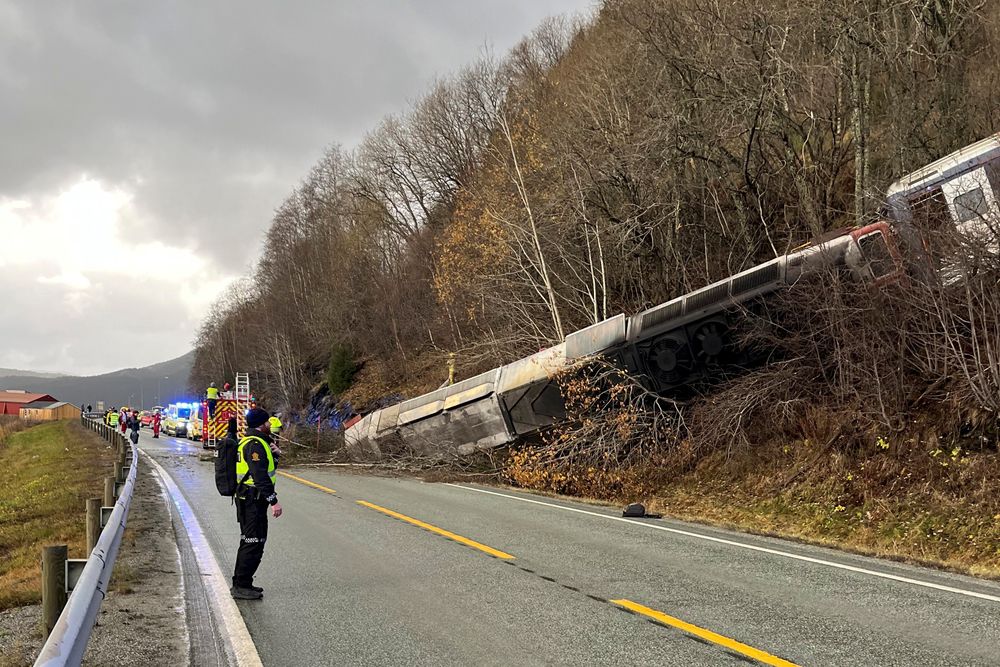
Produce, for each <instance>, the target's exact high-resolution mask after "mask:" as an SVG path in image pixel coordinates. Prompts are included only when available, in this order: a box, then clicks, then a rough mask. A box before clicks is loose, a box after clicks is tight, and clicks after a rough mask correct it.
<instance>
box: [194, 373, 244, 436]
mask: <svg viewBox="0 0 1000 667" xmlns="http://www.w3.org/2000/svg"><path fill="white" fill-rule="evenodd" d="M251 407H253V396H252V395H251V394H250V374H249V373H237V374H236V385H235V387H233V389H232V390H231V391H221V392H219V399H218V401H216V403H215V413H214V414H213V415H211V416H210V415H209V405H208V400H207V399H205V398H203V399H202V402H201V409H200V410H199V414H200V415H201V446H202V447H203V448H205V449H215V448H216V447H218V444H219V441H220V440H222V439H223V438H225V437H226V431H227V430H228V428H229V420H230V419H231V418H233V417H236V432H237V434H238V435H240V436H242V435H243V432H244V431H246V426H247V423H246V417H247V412H248V411H249V410H250V408H251Z"/></svg>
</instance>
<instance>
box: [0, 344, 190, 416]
mask: <svg viewBox="0 0 1000 667" xmlns="http://www.w3.org/2000/svg"><path fill="white" fill-rule="evenodd" d="M193 361H194V352H188V353H187V354H185V355H184V356H182V357H177V358H176V359H171V360H169V361H163V362H160V363H158V364H153V365H152V366H145V367H143V368H124V369H122V370H118V371H113V372H111V373H104V374H103V375H89V376H76V375H59V376H56V375H52V374H48V373H31V372H26V371H18V370H11V371H9V373H13V374H8V370H7V369H0V389H24V390H26V391H33V392H41V393H45V394H51V395H52V396H54V397H55V398H56V399H57V400H60V401H67V402H69V403H73V404H74V405H88V404H90V405H93V406H94V409H95V410H96V409H97V402H98V401H104V405H105V407H111V406H112V405H114V406H121V405H131V406H141V407H146V408H148V407H151V406H153V405H156V404H159V405H166V404H167V403H171V402H175V401H177V400H183V399H185V398H188V395H187V394H188V392H187V382H188V375H189V374H190V372H191V364H192V362H193Z"/></svg>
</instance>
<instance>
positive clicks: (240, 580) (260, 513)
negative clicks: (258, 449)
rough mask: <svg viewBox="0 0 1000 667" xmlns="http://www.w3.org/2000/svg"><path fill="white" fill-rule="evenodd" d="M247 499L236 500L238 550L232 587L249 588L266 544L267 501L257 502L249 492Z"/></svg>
mask: <svg viewBox="0 0 1000 667" xmlns="http://www.w3.org/2000/svg"><path fill="white" fill-rule="evenodd" d="M247 495H248V497H247V498H237V499H236V520H237V521H239V522H240V549H239V551H237V552H236V569H235V571H234V572H233V586H238V587H241V588H249V587H250V586H252V585H253V575H254V573H256V572H257V568H258V567H259V566H260V559H261V557H263V555H264V543H265V542H267V508H268V504H267V501H266V500H264V499H260V500H258V499H257V498H256V497H255V496H254V492H253V491H250V492H249V493H248V494H247Z"/></svg>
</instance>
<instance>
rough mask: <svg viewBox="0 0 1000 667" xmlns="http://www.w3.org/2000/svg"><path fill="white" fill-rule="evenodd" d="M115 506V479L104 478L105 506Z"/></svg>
mask: <svg viewBox="0 0 1000 667" xmlns="http://www.w3.org/2000/svg"><path fill="white" fill-rule="evenodd" d="M114 504H115V478H114V477H105V478H104V506H105V507H113V506H114Z"/></svg>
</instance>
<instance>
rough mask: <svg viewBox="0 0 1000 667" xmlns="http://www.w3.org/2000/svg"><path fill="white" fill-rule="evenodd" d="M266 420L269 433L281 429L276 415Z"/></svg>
mask: <svg viewBox="0 0 1000 667" xmlns="http://www.w3.org/2000/svg"><path fill="white" fill-rule="evenodd" d="M267 422H268V423H269V424H270V425H271V433H277V432H278V431H280V430H281V420H280V419H278V418H277V417H271V418H270V419H268V420H267Z"/></svg>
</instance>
